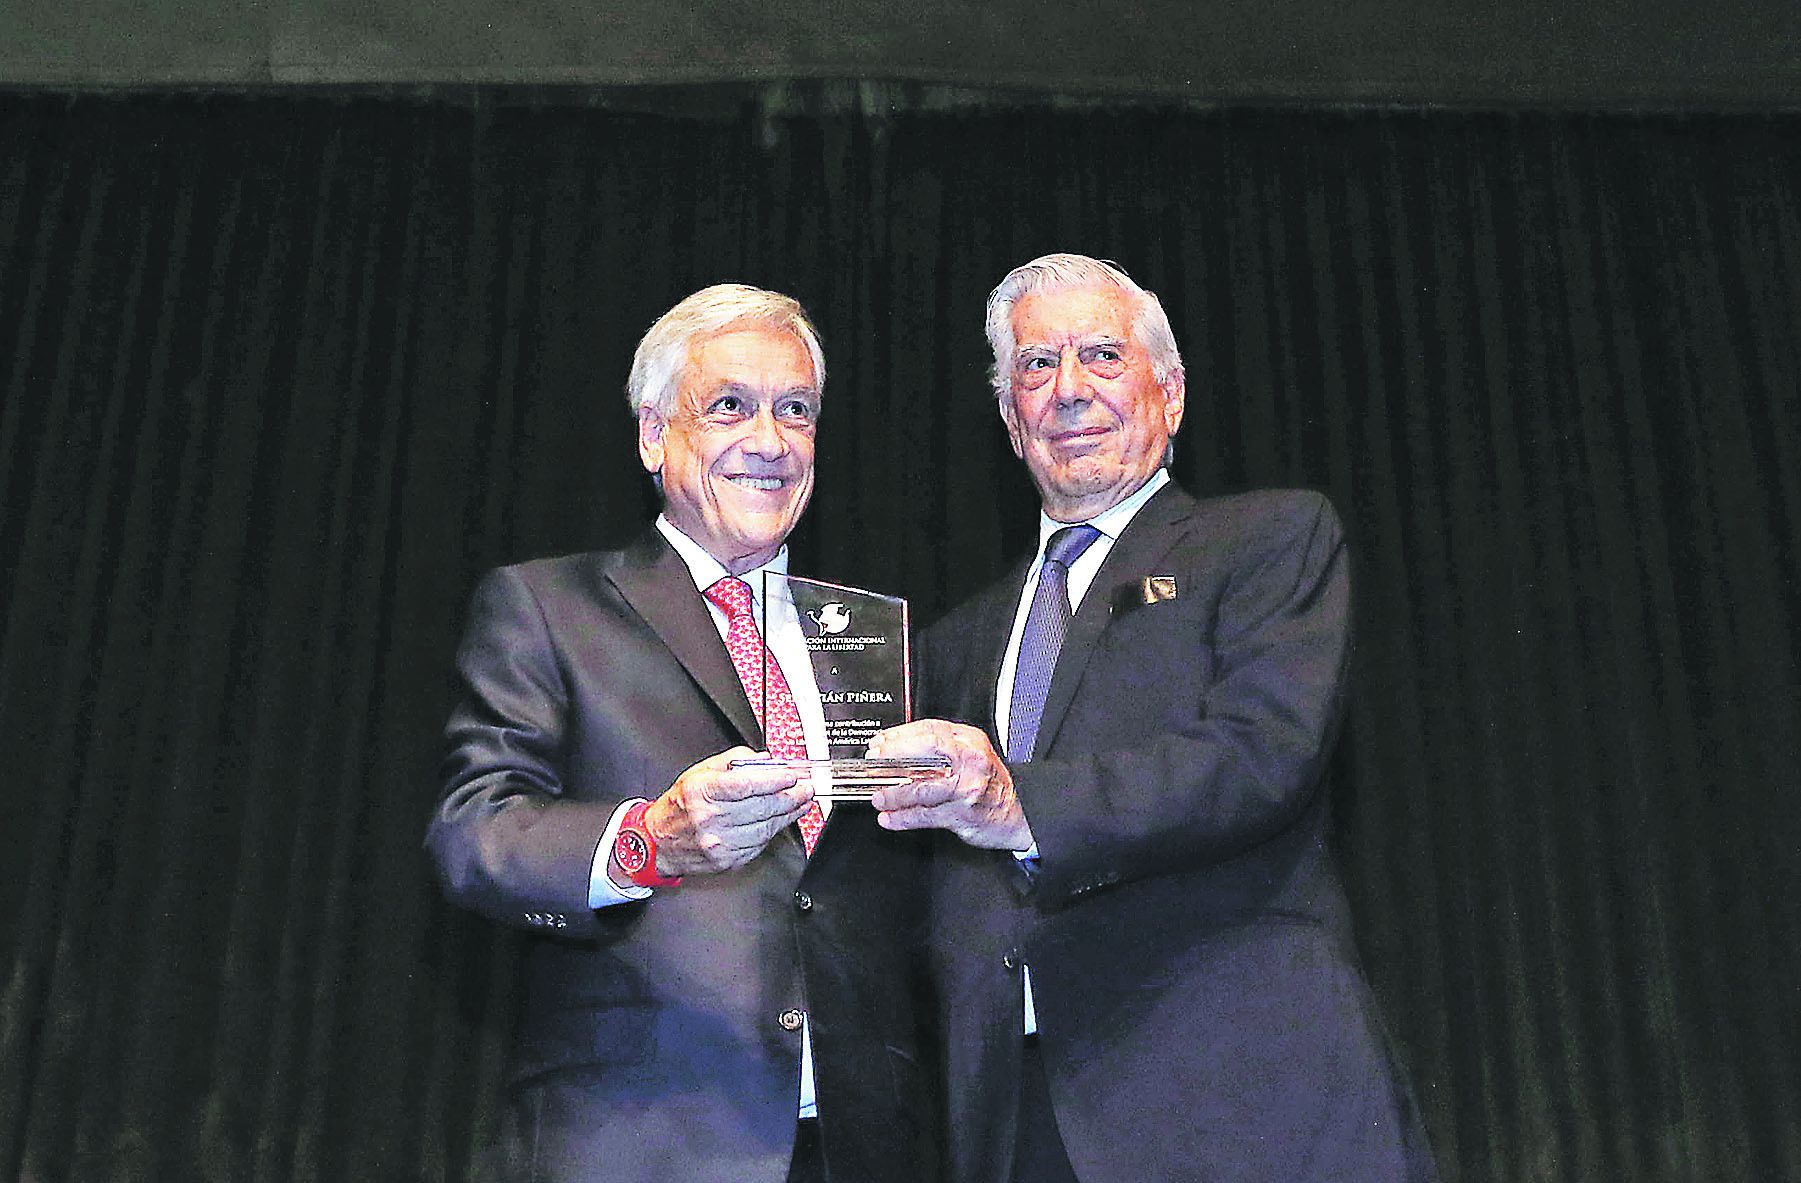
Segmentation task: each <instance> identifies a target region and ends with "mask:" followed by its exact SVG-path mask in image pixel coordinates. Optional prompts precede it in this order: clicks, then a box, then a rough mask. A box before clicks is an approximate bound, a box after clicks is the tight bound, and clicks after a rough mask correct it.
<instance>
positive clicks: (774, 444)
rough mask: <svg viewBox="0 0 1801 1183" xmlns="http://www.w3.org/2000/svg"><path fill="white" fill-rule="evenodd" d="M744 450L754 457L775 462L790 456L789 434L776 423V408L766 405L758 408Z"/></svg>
mask: <svg viewBox="0 0 1801 1183" xmlns="http://www.w3.org/2000/svg"><path fill="white" fill-rule="evenodd" d="M744 450H745V451H747V452H749V453H751V454H752V455H754V456H761V457H763V458H764V459H767V460H775V459H778V458H780V457H782V456H785V455H787V454H788V433H787V432H786V431H784V430H783V428H782V425H781V424H780V423H778V422H777V421H776V417H775V408H774V407H772V406H769V405H767V404H765V405H764V406H761V407H759V408H757V413H756V416H755V417H754V418H752V419H751V422H750V438H749V439H747V440H745V442H744Z"/></svg>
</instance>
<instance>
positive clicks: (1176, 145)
mask: <svg viewBox="0 0 1801 1183" xmlns="http://www.w3.org/2000/svg"><path fill="white" fill-rule="evenodd" d="M476 97H477V100H479V101H462V102H457V103H446V102H418V101H404V100H400V99H374V98H353V99H325V98H315V99H308V98H297V97H235V98H233V97H223V96H221V97H214V98H210V99H207V98H196V97H155V96H150V97H146V96H137V97H124V98H108V97H87V98H78V99H69V98H61V97H52V96H42V95H37V96H30V95H18V94H15V95H13V96H11V97H7V98H0V375H3V379H0V383H3V384H0V397H3V398H4V405H3V406H0V495H3V496H4V504H3V507H0V563H3V570H4V572H5V580H4V585H3V593H4V597H5V598H4V601H3V602H0V671H3V674H0V738H3V740H4V755H3V757H0V761H3V764H4V767H5V769H6V772H5V778H6V783H7V792H6V795H5V812H4V821H3V822H0V937H3V943H0V951H3V953H4V957H5V966H4V970H5V982H4V994H3V995H0V1175H3V1176H4V1177H6V1178H18V1179H25V1180H31V1181H32V1183H48V1181H53V1180H54V1181H61V1180H82V1181H88V1180H93V1181H100V1180H105V1181H108V1183H118V1181H138V1180H158V1181H170V1183H189V1181H194V1180H205V1181H214V1180H217V1181H225V1183H244V1181H274V1180H306V1181H316V1183H346V1181H368V1183H376V1181H381V1183H391V1181H393V1180H433V1181H436V1180H462V1179H465V1178H468V1177H469V1175H470V1172H471V1171H472V1169H473V1165H474V1163H475V1161H476V1154H477V1150H476V1148H477V1147H478V1146H479V1145H480V1144H481V1143H482V1141H483V1140H484V1139H485V1138H486V1136H487V1135H488V1133H489V1132H490V1129H491V1127H492V1124H493V1121H494V1113H495V1088H496V1081H497V1075H498V1071H499V1066H500V1062H501V1058H502V1055H503V1051H504V1048H505V1045H506V1042H507V1036H508V1024H509V1021H510V1015H511V1013H512V1008H513V1006H514V1004H515V1002H516V994H515V992H514V985H513V978H512V975H513V969H514V963H515V961H514V959H515V957H516V954H517V946H516V945H515V944H514V942H513V939H512V938H510V937H506V936H501V935H497V934H496V933H495V932H493V931H492V930H490V929H488V928H487V927H485V926H483V925H482V924H480V923H478V922H475V921H472V920H467V919H464V918H462V917H460V916H457V915H454V914H453V913H452V912H451V911H450V910H449V909H448V908H447V907H445V906H444V905H443V904H442V903H441V902H440V901H439V900H438V898H437V896H436V892H435V889H434V887H433V886H432V885H431V883H430V882H429V880H428V877H427V868H426V865H425V861H424V858H423V856H422V855H421V853H420V849H419V843H420V837H421V831H422V827H423V823H424V819H425V816H426V813H427V811H428V808H429V806H430V803H431V802H432V800H433V798H434V796H435V793H436V787H435V783H434V769H435V763H436V750H437V730H438V727H439V725H440V722H441V719H442V717H443V714H444V712H445V710H446V706H447V701H448V693H449V691H448V663H449V658H450V655H451V652H452V649H453V647H454V644H455V640H456V637H457V634H458V632H459V629H460V622H461V615H462V609H463V603H464V600H465V597H466V595H467V593H468V591H469V589H470V587H471V584H472V582H473V580H474V579H475V577H476V575H477V573H478V572H480V571H481V570H483V569H484V568H486V567H488V566H490V565H492V564H495V563H499V562H503V561H508V560H513V559H518V558H522V557H526V556H530V555H537V554H543V553H549V552H556V551H563V550H570V549H578V548H583V547H589V546H594V545H601V544H608V543H614V542H618V541H620V540H621V539H623V538H625V537H626V536H628V535H629V534H631V533H633V532H634V531H636V530H637V529H638V528H639V527H640V525H641V524H642V523H643V522H645V521H646V520H647V519H648V517H649V515H650V512H651V510H652V507H653V502H652V497H651V493H650V490H649V487H648V484H647V482H646V481H645V479H644V477H643V475H642V473H641V471H640V470H639V468H638V466H637V462H636V457H635V453H634V451H633V448H632V436H631V430H630V423H629V420H628V418H627V416H626V414H625V411H624V404H623V399H622V396H621V394H620V390H621V387H622V384H623V381H624V377H625V372H626V368H627V365H628V360H629V357H630V352H631V348H632V346H633V344H634V342H635V340H636V338H637V336H638V334H639V333H640V332H641V331H642V330H643V329H644V328H645V327H646V325H648V323H649V322H650V321H651V319H652V318H653V317H654V316H656V315H657V314H658V313H659V312H660V311H662V310H663V309H664V308H665V307H667V306H668V305H669V304H670V303H672V302H673V301H674V300H676V299H677V298H679V297H680V296H682V295H684V294H686V293H687V292H688V291H690V290H692V289H694V288H696V287H699V286H701V285H702V284H705V283H709V282H713V281H716V280H720V279H743V280H748V281H751V282H755V283H758V284H763V285H767V286H771V287H775V288H779V289H783V290H786V291H789V292H792V293H794V294H796V295H798V296H799V297H800V298H801V299H802V300H803V301H804V302H805V303H806V304H807V305H808V306H809V307H810V308H811V309H812V310H813V311H814V312H815V313H816V315H817V318H818V320H819V322H820V325H821V327H822V330H823V334H824V338H825V341H826V347H827V351H828V360H829V362H830V367H831V373H830V380H829V383H828V387H827V403H826V406H827V412H826V417H825V423H824V426H823V429H822V440H821V444H820V456H821V459H820V462H819V467H820V481H819V487H818V494H817V496H816V498H815V501H814V507H813V509H812V510H811V511H810V514H809V518H808V521H807V523H806V524H805V526H804V527H803V529H802V531H801V533H800V534H799V535H798V536H797V541H796V552H797V563H798V566H799V569H801V570H804V571H807V572H810V573H814V574H818V575H820V576H823V577H825V578H830V579H836V580H842V581H847V582H852V583H859V584H863V585H866V586H872V587H879V588H884V589H892V590H896V591H902V592H904V593H906V594H908V595H910V596H911V597H912V598H913V599H914V601H915V606H916V610H917V612H918V614H919V615H921V616H923V617H926V618H930V617H931V616H933V615H935V614H936V613H937V612H939V611H941V610H942V609H943V608H944V607H946V606H948V605H949V604H950V603H951V602H952V601H954V600H956V599H957V598H959V597H961V596H963V595H964V594H966V593H968V592H970V591H971V590H972V589H974V588H976V587H977V586H979V585H981V584H982V583H984V582H985V581H986V580H988V579H989V578H990V577H992V576H994V575H995V574H997V572H998V571H999V569H1000V568H1001V566H1002V565H1003V563H1004V562H1006V561H1007V560H1008V559H1010V558H1011V557H1012V556H1014V555H1015V554H1016V553H1018V552H1019V551H1020V549H1021V548H1022V547H1024V546H1025V545H1026V544H1027V542H1028V539H1029V538H1030V537H1031V534H1032V531H1033V516H1032V515H1033V510H1034V503H1033V500H1032V497H1031V494H1030V490H1029V487H1028V486H1027V485H1026V483H1025V481H1024V479H1023V476H1022V474H1021V472H1020V471H1019V470H1018V467H1017V464H1016V462H1015V461H1013V459H1012V458H1011V456H1010V454H1009V453H1008V451H1007V449H1006V447H1005V442H1004V438H1003V436H1002V435H1001V432H1000V431H999V428H998V423H997V419H996V416H995V414H994V411H993V405H992V399H991V396H990V395H989V394H988V392H987V388H986V386H985V379H984V367H985V364H986V358H985V356H984V343H983V341H982V337H981V334H980V328H979V326H980V309H981V304H982V300H983V297H984V295H985V293H986V292H987V290H988V288H989V287H990V286H991V285H992V284H993V283H994V282H995V281H996V280H997V279H998V278H999V277H1000V276H1001V274H1002V273H1003V272H1004V271H1005V270H1006V269H1007V268H1008V267H1009V266H1011V265H1012V264H1014V263H1017V262H1021V261H1023V260H1025V259H1027V258H1030V257H1031V256H1033V255H1035V254H1038V253H1040V252H1042V251H1045V250H1051V249H1071V250H1079V251H1085V252H1089V253H1093V254H1099V255H1104V256H1109V257H1112V258H1116V259H1119V260H1121V261H1122V262H1123V263H1125V264H1126V266H1127V267H1128V268H1129V269H1131V270H1132V271H1133V272H1134V273H1135V274H1136V275H1137V276H1139V277H1140V278H1141V279H1142V280H1143V281H1145V282H1146V283H1147V285H1149V286H1151V287H1153V288H1155V289H1156V290H1158V291H1159V292H1160V293H1162V295H1163V296H1164V298H1165V300H1166V302H1167V304H1168V307H1169V310H1170V313H1171V316H1172V319H1173V320H1174V322H1175V325H1176V329H1177V334H1178V337H1179V338H1180V340H1181V341H1182V343H1183V345H1184V347H1185V354H1186V360H1187V364H1188V372H1189V375H1190V383H1189V388H1190V397H1189V408H1188V419H1187V423H1186V424H1185V427H1184V430H1183V432H1182V436H1181V440H1180V441H1179V451H1180V456H1179V459H1178V461H1177V464H1176V470H1177V475H1178V477H1180V478H1181V479H1182V480H1184V481H1186V482H1187V483H1189V484H1190V485H1191V486H1193V487H1195V488H1197V489H1199V490H1201V491H1219V490H1230V489H1237V488H1242V487H1247V486H1257V485H1269V484H1300V485H1310V486H1315V487H1319V488H1322V489H1324V490H1326V491H1328V492H1329V493H1330V494H1331V496H1332V497H1333V498H1334V500H1335V501H1336V503H1337V504H1338V506H1339V507H1340V509H1341V511H1342V513H1343V515H1344V517H1345V519H1346V521H1347V524H1348V527H1349V530H1350V533H1351V536H1352V538H1353V542H1354V545H1355V547H1356V555H1357V576H1358V595H1359V601H1360V612H1359V616H1360V637H1361V648H1360V666H1359V669H1358V682H1357V693H1356V701H1355V707H1354V709H1353V713H1352V718H1351V721H1350V726H1349V728H1348V733H1347V736H1346V739H1345V742H1344V746H1343V750H1342V752H1341V758H1340V769H1341V772H1342V774H1343V775H1342V777H1341V784H1340V796H1339V798H1338V802H1339V820H1340V822H1341V826H1340V840H1341V846H1342V851H1343V856H1344V859H1345V862H1346V865H1347V870H1348V876H1349V880H1350V884H1351V888H1352V891H1353V896H1354V900H1355V904H1356V907H1357V910H1358V918H1359V933H1360V939H1361V941H1362V944H1363V948H1364V953H1365V957H1366V960H1367V963H1368V966H1369V969H1370V972H1371V975H1372V977H1373V979H1374V980H1375V983H1376V985H1377V988H1378V991H1379V994H1380V996H1381V999H1382V1002H1383V1005H1384V1008H1385V1011H1386V1014H1387V1017H1388V1020H1389V1022H1390V1023H1391V1025H1392V1028H1393V1033H1394V1036H1395V1038H1396V1041H1397V1044H1398V1046H1399V1047H1400V1048H1401V1049H1402V1051H1403V1053H1404V1055H1405V1057H1406V1058H1407V1060H1408V1061H1409V1063H1410V1064H1411V1066H1412V1069H1413V1072H1414V1074H1415V1078H1416V1083H1417V1086H1418V1091H1419V1095H1420V1102H1421V1105H1422V1108H1423V1110H1424V1113H1425V1115H1426V1118H1427V1120H1428V1123H1429V1126H1430V1129H1431V1133H1432V1136H1433V1139H1434V1142H1435V1144H1436V1147H1437V1150H1438V1154H1439V1156H1440V1158H1441V1159H1442V1161H1443V1163H1444V1165H1445V1172H1446V1175H1447V1177H1448V1178H1449V1179H1452V1180H1468V1181H1471V1183H1476V1181H1483V1183H1486V1181H1491V1180H1493V1181H1506V1183H1527V1181H1570V1183H1574V1181H1584V1183H1618V1181H1620V1180H1634V1181H1653V1183H1665V1181H1668V1183H1675V1181H1678V1180H1681V1181H1709V1183H1711V1181H1715V1180H1759V1181H1764V1180H1778V1179H1794V1178H1798V1177H1801V1050H1798V1049H1801V1039H1798V1035H1801V1032H1798V1031H1797V1018H1796V1016H1797V1014H1798V1013H1801V1006H1798V1005H1797V1003H1798V1001H1801V1000H1798V996H1797V983H1798V982H1801V954H1798V953H1797V949H1796V944H1797V938H1798V937H1801V910H1798V906H1797V902H1796V901H1797V899H1798V898H1801V855H1798V852H1801V822H1798V821H1797V810H1796V809H1795V807H1794V802H1795V797H1796V789H1797V769H1798V768H1801V759H1797V743H1798V741H1797V731H1798V730H1801V728H1798V726H1797V724H1798V719H1797V713H1798V712H1797V703H1798V702H1801V670H1798V668H1797V655H1796V648H1797V646H1796V636H1795V633H1796V630H1797V625H1798V623H1801V580H1798V579H1797V557H1796V555H1797V546H1796V543H1797V537H1796V535H1797V523H1801V455H1798V454H1797V453H1798V448H1801V442H1798V441H1801V400H1798V399H1797V393H1798V385H1797V384H1798V381H1801V380H1798V378H1797V374H1798V373H1801V364H1798V363H1801V345H1798V343H1797V342H1798V340H1801V332H1798V330H1801V290H1798V287H1797V285H1798V284H1801V279H1798V278H1797V277H1798V276H1801V120H1797V119H1796V118H1794V117H1782V118H1774V117H1772V118H1762V117H1731V118H1726V117H1713V118H1702V117H1689V118H1680V117H1625V116H1611V117H1598V116H1579V115H1548V114H1546V115H1533V114H1515V115H1482V114H1449V113H1438V114H1430V113H1427V114H1421V113H1395V112H1363V113H1342V112H1341V113H1330V112H1303V111H1287V112H1281V111H1277V112H1269V111H1265V112H1215V113H1196V112H1170V111H1162V112H1158V111H1135V112H1101V113H1096V112H1086V113H1074V114H1071V113H1065V114H1057V113H1054V112H1050V113H1047V112H1040V113H1037V114H1026V113H1019V112H1011V113H1009V112H1000V111H993V112H970V111H964V112H961V113H940V114H932V113H927V112H914V113H911V114H908V113H897V114H894V115H892V116H882V117H879V118H878V117H876V116H873V115H868V114H863V115H830V114H814V115H809V116H805V117H797V118H792V119H770V118H766V117H759V116H757V115H755V114H753V113H747V114H746V115H745V116H744V117H743V118H742V119H736V120H734V119H724V120H719V119H711V120H709V119H700V118H680V119H677V118H658V117H653V116H648V115H626V114H617V113H607V112H604V111H598V110H591V109H581V108H577V107H573V106H557V105H554V104H551V105H542V104H541V105H537V106H533V105H530V104H526V103H510V102H508V101H505V100H504V99H496V98H494V97H493V96H488V97H486V98H484V97H482V96H476ZM1155 1084H1156V1082H1133V1081H1122V1082H1121V1087H1155Z"/></svg>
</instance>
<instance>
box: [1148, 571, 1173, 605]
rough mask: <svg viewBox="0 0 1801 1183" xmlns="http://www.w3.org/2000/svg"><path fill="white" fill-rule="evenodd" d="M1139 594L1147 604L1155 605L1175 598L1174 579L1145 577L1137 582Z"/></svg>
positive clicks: (1164, 576)
mask: <svg viewBox="0 0 1801 1183" xmlns="http://www.w3.org/2000/svg"><path fill="white" fill-rule="evenodd" d="M1139 594H1140V595H1142V596H1143V597H1144V602H1145V603H1147V604H1157V603H1161V602H1162V601H1164V600H1173V599H1175V598H1176V577H1175V576H1174V575H1146V576H1145V577H1144V579H1143V580H1141V581H1140V582H1139Z"/></svg>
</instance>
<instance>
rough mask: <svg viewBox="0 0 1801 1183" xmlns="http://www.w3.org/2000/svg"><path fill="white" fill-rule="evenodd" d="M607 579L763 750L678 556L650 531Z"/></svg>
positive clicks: (750, 741) (737, 684) (715, 630)
mask: <svg viewBox="0 0 1801 1183" xmlns="http://www.w3.org/2000/svg"><path fill="white" fill-rule="evenodd" d="M621 559H622V561H621V562H620V564H619V565H618V566H617V567H615V568H613V570H612V571H611V572H609V573H608V575H607V578H608V579H609V580H611V581H612V584H613V586H614V587H616V588H618V589H619V594H620V595H621V596H624V597H625V601H626V603H628V604H630V605H631V606H632V608H633V610H634V611H636V612H637V613H638V615H639V616H642V617H643V618H644V621H645V623H646V624H648V625H650V628H651V631H652V632H654V633H656V634H657V637H658V639H660V640H661V641H662V642H663V644H664V645H666V646H667V647H668V648H669V651H670V652H671V653H673V654H674V655H675V659H676V660H677V661H679V662H681V664H682V668H683V669H685V670H687V671H688V674H689V676H690V677H692V678H693V679H694V681H695V682H696V683H697V684H698V685H699V686H700V689H701V692H702V693H704V694H705V695H706V696H707V697H708V698H710V699H712V700H713V703H714V705H716V706H718V708H719V709H720V711H722V712H723V713H724V714H725V717H726V718H727V719H728V720H729V721H730V722H731V724H732V726H733V727H735V728H737V730H738V734H739V736H740V737H742V738H743V740H744V742H745V743H746V744H748V745H749V746H751V747H753V748H757V749H759V750H760V749H761V748H762V747H763V729H762V728H761V727H759V726H757V716H756V712H754V711H752V710H751V706H750V699H749V698H747V697H745V694H744V685H743V683H741V682H739V680H738V671H737V670H736V669H734V668H733V667H732V656H731V654H730V653H728V652H726V648H725V642H724V641H722V640H720V639H719V629H718V628H717V627H716V626H715V625H714V624H713V617H712V614H711V613H709V612H708V611H707V605H706V601H705V600H703V599H702V598H701V596H700V593H699V592H697V591H695V589H694V578H693V576H691V575H690V574H689V573H688V567H687V565H686V564H684V563H683V562H682V559H681V556H680V555H678V554H676V553H675V550H674V549H673V548H672V547H671V546H670V545H669V543H668V542H667V541H665V540H664V538H663V536H662V535H661V534H658V533H657V532H656V531H655V530H654V529H653V530H649V531H647V532H646V533H645V535H644V536H643V537H642V538H640V539H639V540H638V541H637V542H635V543H633V544H632V546H631V547H630V548H629V549H628V550H626V551H625V552H624V554H623V555H622V556H621Z"/></svg>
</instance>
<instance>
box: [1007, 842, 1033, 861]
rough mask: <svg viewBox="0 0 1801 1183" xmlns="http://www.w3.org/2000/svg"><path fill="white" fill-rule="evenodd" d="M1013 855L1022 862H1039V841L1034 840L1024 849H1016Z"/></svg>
mask: <svg viewBox="0 0 1801 1183" xmlns="http://www.w3.org/2000/svg"><path fill="white" fill-rule="evenodd" d="M1013 857H1014V858H1016V859H1018V860H1019V861H1020V862H1022V863H1028V862H1030V863H1035V862H1037V861H1038V843H1036V842H1034V843H1032V845H1030V846H1028V847H1027V848H1026V849H1024V850H1016V851H1014V852H1013Z"/></svg>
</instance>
